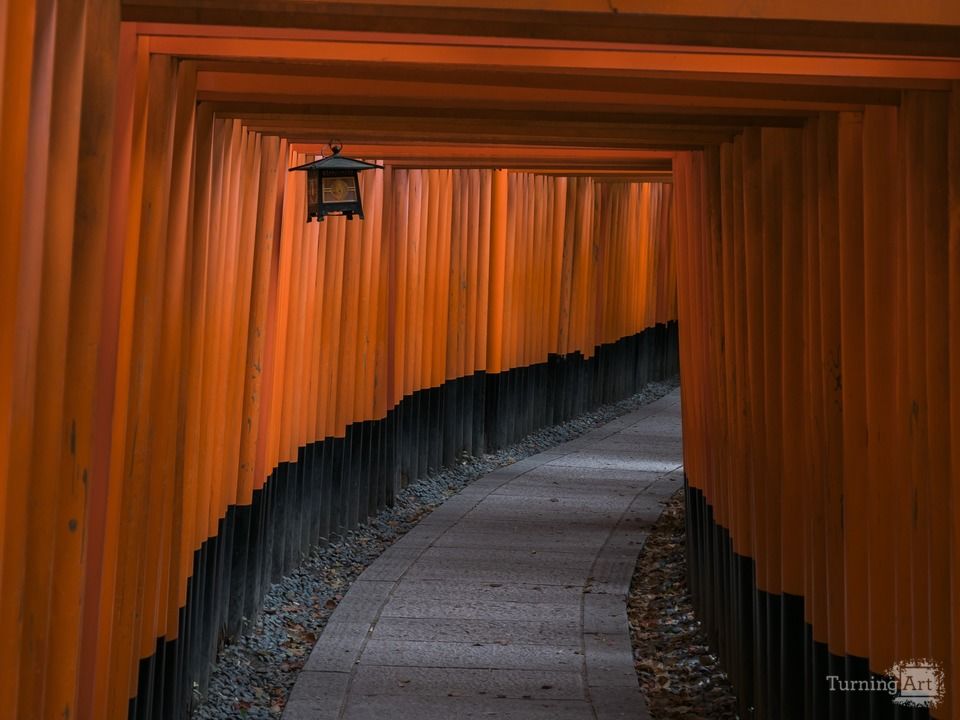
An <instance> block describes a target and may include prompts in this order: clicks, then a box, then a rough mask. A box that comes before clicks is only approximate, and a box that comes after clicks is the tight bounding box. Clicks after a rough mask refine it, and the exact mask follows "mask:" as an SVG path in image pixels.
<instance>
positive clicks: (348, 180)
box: [290, 142, 383, 222]
mask: <svg viewBox="0 0 960 720" xmlns="http://www.w3.org/2000/svg"><path fill="white" fill-rule="evenodd" d="M342 149H343V146H342V145H340V144H339V143H333V142H332V143H330V155H328V156H326V157H321V158H320V159H319V160H314V161H313V162H310V163H307V164H306V165H301V166H300V167H295V168H290V170H291V172H292V171H294V170H303V171H305V172H306V173H307V222H310V221H311V220H313V219H314V218H317V219H318V220H320V221H323V219H324V218H325V217H326V216H327V215H346V216H347V220H353V216H354V215H356V216H357V217H359V218H360V219H361V220H363V202H362V198H361V197H360V182H359V179H358V178H357V173H359V172H362V171H364V170H382V169H383V166H382V165H375V164H373V163H368V162H363V160H355V159H354V158H349V157H346V156H344V155H341V154H340V150H342Z"/></svg>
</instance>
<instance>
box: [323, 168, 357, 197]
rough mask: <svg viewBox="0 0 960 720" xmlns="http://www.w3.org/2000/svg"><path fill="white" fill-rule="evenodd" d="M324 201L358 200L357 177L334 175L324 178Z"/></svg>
mask: <svg viewBox="0 0 960 720" xmlns="http://www.w3.org/2000/svg"><path fill="white" fill-rule="evenodd" d="M322 184H323V202H325V203H345V202H356V201H357V179H356V177H355V176H354V175H333V176H329V177H325V178H323V181H322Z"/></svg>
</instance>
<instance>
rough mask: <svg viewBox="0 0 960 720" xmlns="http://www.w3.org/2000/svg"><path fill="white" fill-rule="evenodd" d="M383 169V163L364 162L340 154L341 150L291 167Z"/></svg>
mask: <svg viewBox="0 0 960 720" xmlns="http://www.w3.org/2000/svg"><path fill="white" fill-rule="evenodd" d="M375 169H376V170H382V169H383V165H375V164H374V163H368V162H364V161H363V160H356V159H354V158H350V157H346V156H345V155H340V154H339V151H337V150H335V151H334V153H333V154H332V155H327V157H322V158H320V159H319V160H314V161H313V162H309V163H307V164H306V165H300V166H299V167H295V168H290V170H291V171H293V170H375Z"/></svg>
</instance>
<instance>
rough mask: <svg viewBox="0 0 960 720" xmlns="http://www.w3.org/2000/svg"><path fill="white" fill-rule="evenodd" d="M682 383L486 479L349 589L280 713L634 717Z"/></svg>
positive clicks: (545, 719)
mask: <svg viewBox="0 0 960 720" xmlns="http://www.w3.org/2000/svg"><path fill="white" fill-rule="evenodd" d="M681 462H682V459H681V441H680V393H679V391H678V390H676V391H674V392H673V393H671V394H669V395H667V396H666V397H664V398H662V399H660V400H658V401H656V402H654V403H651V404H650V405H646V406H644V407H642V408H640V409H639V410H637V411H635V412H633V413H630V414H629V415H625V416H623V417H620V418H618V419H616V420H614V421H613V422H611V423H609V424H607V425H604V426H602V427H600V428H597V429H595V430H593V431H591V432H590V433H588V434H586V435H583V436H581V437H580V438H578V439H576V440H573V441H571V442H568V443H565V444H563V445H559V446H557V447H556V448H554V449H552V450H550V451H548V452H544V453H540V454H539V455H535V456H532V457H529V458H526V459H524V460H521V461H520V462H517V463H515V464H513V465H510V466H508V467H505V468H501V469H500V470H498V471H496V472H494V473H491V474H489V475H486V476H484V477H482V478H480V479H479V480H477V481H476V482H474V483H472V484H471V485H470V486H469V487H467V488H466V489H465V490H464V491H463V492H461V493H460V494H458V495H456V496H454V497H452V498H450V499H449V500H447V501H446V502H445V503H444V504H443V505H442V506H440V507H439V508H437V509H436V510H435V511H434V512H433V513H431V514H430V515H429V516H427V517H426V518H424V519H423V520H422V521H421V522H420V523H419V524H418V525H417V526H416V528H414V529H413V530H411V531H410V532H409V533H407V534H406V535H405V536H404V537H403V538H401V539H400V540H399V541H398V542H397V543H395V544H394V545H392V546H391V547H390V548H389V549H387V551H386V552H384V554H383V555H382V556H381V557H380V558H379V559H378V560H377V561H376V562H374V563H373V564H372V565H371V566H370V567H369V568H367V570H366V571H365V572H364V573H363V574H362V575H361V576H360V577H359V578H358V579H357V580H356V581H355V582H354V583H353V585H352V586H351V587H350V591H349V592H348V593H347V594H346V596H345V597H344V598H343V600H342V601H341V602H340V605H339V606H338V607H337V609H336V611H334V613H333V615H332V616H331V618H330V621H329V623H328V624H327V626H326V628H325V629H324V631H323V634H322V635H321V636H320V639H319V640H318V641H317V644H316V647H315V648H314V650H313V652H312V654H311V655H310V658H309V660H308V662H307V664H306V666H305V668H304V670H303V671H302V672H301V674H300V676H299V678H298V679H297V683H296V686H295V687H294V689H293V692H292V694H291V696H290V701H289V702H288V704H287V709H286V711H285V714H284V718H285V720H306V719H307V718H309V719H310V720H334V719H336V720H340V719H343V720H457V719H459V718H498V719H502V720H581V719H582V720H613V719H615V718H617V719H621V720H628V719H629V720H642V719H643V718H647V717H648V715H647V711H646V706H645V704H644V701H643V696H642V695H641V694H640V690H639V686H638V684H637V676H636V673H635V671H634V668H633V653H632V651H631V646H630V635H629V629H628V626H627V615H626V596H627V592H628V590H629V586H630V579H631V576H632V574H633V569H634V566H635V564H636V557H637V553H638V552H639V550H640V548H641V546H642V543H643V539H644V537H645V529H646V528H648V527H649V526H650V525H651V524H652V523H653V522H654V521H655V520H656V519H657V517H659V515H660V511H661V509H662V506H661V504H660V503H661V501H662V500H664V499H665V498H667V497H669V496H670V495H672V494H673V493H674V492H676V491H677V490H678V489H679V488H680V486H681V484H682V477H683V473H682V466H681Z"/></svg>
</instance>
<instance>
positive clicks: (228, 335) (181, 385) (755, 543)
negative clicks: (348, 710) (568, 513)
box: [0, 0, 960, 720]
mask: <svg viewBox="0 0 960 720" xmlns="http://www.w3.org/2000/svg"><path fill="white" fill-rule="evenodd" d="M958 80H960V4H958V3H956V2H954V1H953V0H942V1H939V0H914V1H913V2H909V3H904V2H899V1H894V0H877V1H876V2H873V3H864V2H855V1H854V0H808V1H807V2H791V1H790V0H770V1H769V2H752V3H742V2H739V0H715V1H714V2H708V1H707V0H670V1H668V0H611V2H609V3H608V2H607V1H606V0H603V1H601V0H581V1H579V2H577V1H573V0H571V1H569V2H563V1H561V0H509V1H507V0H502V1H501V0H489V1H485V0H461V1H459V2H446V3H441V2H433V0H410V1H409V2H406V1H399V0H397V1H394V2H387V1H381V0H366V1H358V2H352V3H333V2H307V1H306V0H304V1H303V2H283V3H276V2H273V1H272V0H123V1H122V2H120V1H119V0H5V2H3V3H2V4H0V253H2V254H0V271H2V281H0V523H2V524H0V558H2V562H0V568H2V574H0V717H3V718H65V717H69V718H83V719H99V718H109V719H113V718H122V717H125V716H128V715H130V716H134V717H138V718H148V717H149V718H167V717H169V718H179V717H184V716H186V714H187V713H188V711H189V706H190V705H191V703H192V702H194V697H195V691H198V692H202V691H203V688H204V687H205V683H206V679H207V677H208V675H209V672H210V668H211V665H212V663H213V662H214V660H215V656H216V651H217V648H218V645H219V644H220V643H222V641H223V639H224V638H225V637H227V638H229V637H232V636H234V635H236V634H237V633H238V632H240V631H241V630H242V629H243V625H244V622H245V620H244V619H245V618H251V617H253V616H254V615H255V614H256V611H257V607H258V605H259V603H260V601H261V598H262V596H263V594H264V592H265V590H266V588H267V587H268V586H269V584H270V582H271V581H274V580H276V579H278V578H279V577H280V576H281V575H282V574H283V573H285V572H287V571H289V570H290V569H292V568H293V567H294V566H296V565H297V564H298V562H299V561H300V558H301V557H302V555H303V553H304V552H306V551H307V550H308V549H309V547H310V546H312V545H314V544H316V543H318V542H321V541H323V540H324V539H326V538H330V537H331V536H336V535H337V534H339V533H342V532H343V531H344V529H346V528H351V527H353V526H355V525H356V524H357V523H358V522H363V521H364V520H365V519H366V518H367V517H369V516H370V515H371V514H373V513H375V512H376V511H377V509H378V508H381V507H383V506H385V505H387V504H389V503H390V502H391V501H392V498H393V495H394V493H395V492H396V491H397V490H398V488H400V487H402V486H403V485H404V484H406V483H408V482H412V481H413V480H415V479H416V478H417V477H421V476H423V475H424V474H426V473H427V472H429V471H431V470H433V469H435V468H438V467H440V466H442V465H444V464H445V463H450V462H451V461H452V460H453V459H454V458H455V457H456V456H457V455H459V454H460V453H462V452H467V453H479V452H481V451H483V450H485V449H490V448H496V447H500V446H503V445H505V444H508V443H510V442H513V441H515V440H516V439H518V438H519V437H521V436H523V435H524V434H525V433H527V432H529V431H531V430H532V429H534V428H537V427H540V426H543V425H547V424H551V423H555V422H558V421H560V420H562V419H563V418H568V417H571V416H573V415H576V414H578V413H580V412H582V411H584V410H585V409H587V408H589V407H592V406H595V405H596V404H598V403H601V402H607V401H611V400H615V399H618V398H621V397H624V396H626V395H628V394H630V393H631V392H633V391H634V390H636V389H637V388H638V387H640V386H642V385H643V384H644V383H645V382H647V381H649V380H651V379H657V378H663V377H666V376H670V375H672V374H673V373H674V372H675V369H676V365H677V363H678V362H679V366H680V371H681V380H682V388H683V430H684V446H685V468H686V475H687V487H686V501H687V509H688V510H687V518H688V520H687V522H688V557H689V576H690V583H691V587H692V591H693V594H694V598H695V603H696V605H697V608H698V612H699V613H700V617H701V619H702V620H703V622H704V624H705V627H706V629H707V631H708V633H709V636H710V638H711V641H712V642H713V643H714V644H715V646H716V648H717V651H718V652H719V654H720V657H721V660H722V662H723V664H724V666H725V668H726V669H727V670H728V672H729V674H730V675H731V677H732V680H733V682H734V684H735V687H736V689H737V692H738V694H739V701H740V704H741V710H742V714H743V716H745V717H753V718H764V719H776V718H801V717H805V718H817V719H821V718H851V719H855V720H859V719H861V718H868V717H869V718H887V717H894V710H893V709H891V706H890V703H889V700H888V699H885V698H886V696H885V695H884V694H883V693H872V694H870V693H860V694H857V693H846V694H840V693H830V692H828V690H827V686H826V683H825V677H826V676H827V675H828V674H836V675H839V676H841V677H843V678H867V677H869V676H870V673H884V672H886V671H887V670H888V669H889V668H890V667H891V666H892V665H893V664H894V663H895V662H898V661H901V660H908V659H912V658H928V659H931V660H934V661H936V662H937V663H940V664H941V665H942V667H943V668H944V670H945V673H946V687H947V693H946V697H945V699H944V701H943V702H942V703H941V704H940V705H939V706H938V707H937V708H936V709H934V710H930V711H928V710H920V711H917V712H916V714H912V715H909V717H911V718H917V717H926V716H928V713H929V716H933V717H937V718H956V717H960V710H958V708H960V695H958V693H960V522H958V518H960V84H958ZM331 138H338V139H340V140H341V141H342V142H344V143H345V146H346V147H345V152H346V153H347V154H349V155H351V156H354V157H359V158H363V159H366V160H370V161H376V162H379V163H382V164H383V165H384V169H383V170H382V171H370V172H365V173H363V174H362V175H361V183H362V193H363V201H364V209H365V213H366V219H365V220H363V221H360V220H354V221H347V220H346V219H344V218H328V219H327V220H326V221H324V222H323V223H317V222H313V223H309V224H308V223H306V222H305V217H306V214H305V207H304V203H305V188H304V184H305V179H304V174H303V173H289V172H287V170H288V168H291V167H293V166H295V165H298V164H301V163H303V162H306V161H309V160H311V159H313V158H314V157H316V156H317V155H318V153H320V152H322V151H323V149H324V146H325V144H326V143H327V142H328V141H329V140H330V139H331ZM678 337H679V345H678V344H677V338H678ZM901 716H902V717H906V715H901Z"/></svg>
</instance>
